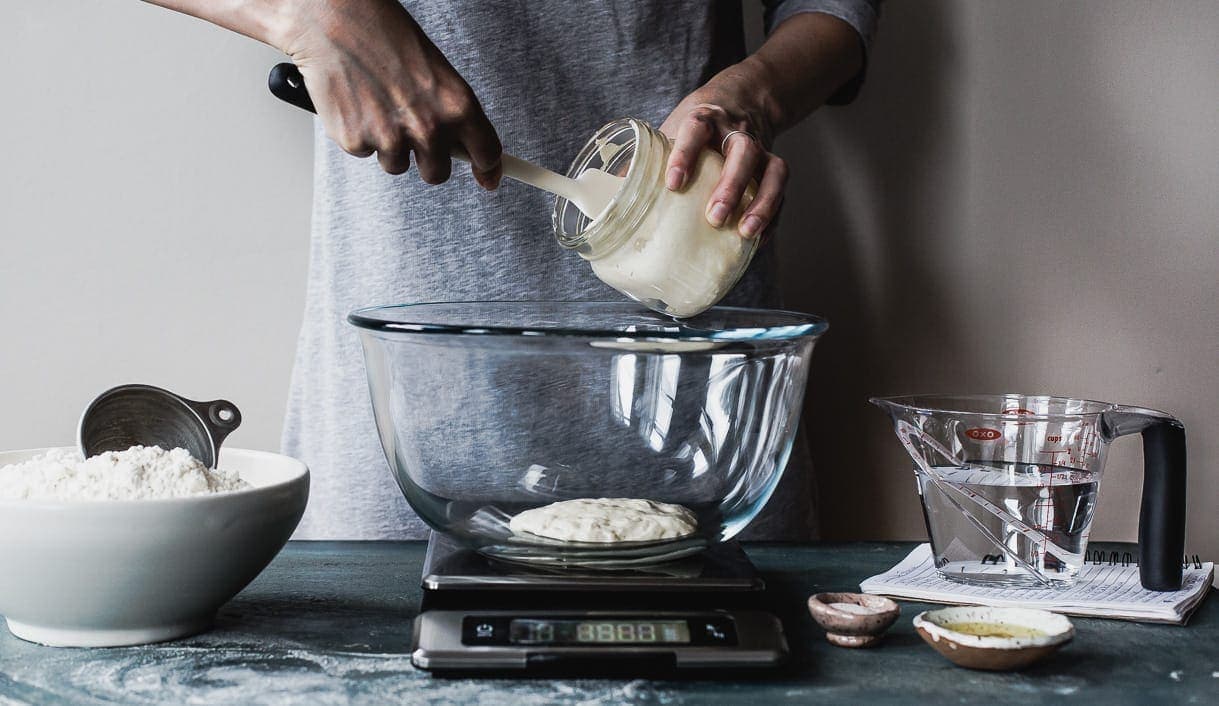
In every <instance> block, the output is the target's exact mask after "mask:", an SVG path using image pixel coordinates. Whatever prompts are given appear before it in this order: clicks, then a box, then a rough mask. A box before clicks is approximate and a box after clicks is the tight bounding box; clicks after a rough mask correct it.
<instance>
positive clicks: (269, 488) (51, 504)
mask: <svg viewBox="0 0 1219 706" xmlns="http://www.w3.org/2000/svg"><path fill="white" fill-rule="evenodd" d="M58 449H68V450H73V451H75V450H78V447H76V446H46V447H35V448H27V449H4V450H0V456H4V455H8V454H20V453H30V454H43V453H46V452H48V451H54V450H58ZM225 452H234V453H236V454H238V455H242V456H264V457H267V456H270V457H275V458H277V459H287V460H288V461H291V462H292V463H293V464H294V465H295V466H296V468H295V472H294V473H293V474H292V475H291V476H289V477H288V478H285V479H283V480H281V481H276V482H275V483H270V484H268V485H255V486H251V487H249V488H242V489H240V490H226V491H221V492H219V493H204V494H198V495H186V496H183V497H179V498H144V499H130V500H109V499H99V500H47V499H34V500H24V499H16V498H0V510H6V511H10V510H14V509H26V510H47V511H60V510H69V509H81V508H91V509H92V508H117V509H121V510H124V511H129V510H130V509H131V508H135V507H142V508H157V509H162V510H164V509H172V508H174V507H186V506H188V505H199V504H203V503H208V502H225V501H226V500H227V499H230V498H240V497H249V496H255V495H261V494H266V493H274V492H276V491H279V490H283V489H285V488H289V487H292V486H294V485H297V484H299V483H302V482H308V480H309V477H310V474H309V467H308V466H307V465H305V462H304V461H302V460H300V459H298V458H294V457H292V456H288V455H285V454H280V453H275V452H274V451H261V450H258V449H240V448H234V447H225V448H223V449H221V451H220V453H221V457H222V458H223V455H224V454H225ZM4 465H7V464H0V467H3V466H4Z"/></svg>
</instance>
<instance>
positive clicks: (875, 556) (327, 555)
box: [0, 542, 1219, 706]
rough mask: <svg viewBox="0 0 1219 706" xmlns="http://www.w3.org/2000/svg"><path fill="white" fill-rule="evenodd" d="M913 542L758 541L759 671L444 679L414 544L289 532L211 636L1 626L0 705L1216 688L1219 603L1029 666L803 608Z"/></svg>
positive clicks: (1082, 635) (1107, 628)
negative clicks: (763, 638)
mask: <svg viewBox="0 0 1219 706" xmlns="http://www.w3.org/2000/svg"><path fill="white" fill-rule="evenodd" d="M912 546H913V545H911V544H907V543H902V544H897V543H853V544H825V545H796V544H754V545H747V546H746V549H747V551H748V552H749V554H750V556H751V557H752V558H753V560H754V563H755V564H756V565H757V566H758V568H759V570H760V571H761V572H762V574H763V576H764V577H765V579H766V581H767V582H768V584H769V586H770V589H771V600H772V610H773V611H774V612H775V613H776V614H778V615H779V616H780V617H781V618H782V619H783V622H784V624H785V626H786V629H787V635H788V640H789V642H790V645H791V648H792V659H791V662H790V664H789V665H788V666H787V667H786V668H784V669H783V670H781V671H778V672H773V673H768V674H766V675H762V676H758V677H756V678H750V679H747V680H746V679H739V680H737V679H734V680H706V679H704V680H693V681H690V680H648V679H562V680H554V679H438V678H434V677H431V676H429V675H428V674H427V673H426V672H422V671H419V670H416V669H414V668H413V667H412V666H411V663H410V658H409V655H408V649H409V647H408V643H409V639H410V629H411V618H412V617H413V616H414V615H415V613H416V611H417V609H418V606H419V598H420V591H419V588H418V585H419V570H420V565H421V563H422V560H423V551H424V545H423V543H419V542H380V543H372V542H293V543H290V544H289V545H288V547H287V548H286V549H285V550H284V551H283V553H282V554H280V556H279V557H278V558H277V559H276V560H275V561H274V562H273V563H272V564H271V566H269V567H268V568H267V570H266V571H264V572H263V574H262V575H261V576H260V577H259V578H258V579H256V580H255V581H254V583H252V584H250V586H249V587H248V588H246V590H245V591H243V592H242V593H241V594H240V595H238V596H237V598H235V599H234V600H233V601H231V602H230V603H229V604H228V605H227V606H225V608H223V609H222V610H221V612H220V615H219V617H218V619H217V622H216V626H215V628H214V629H213V630H211V631H210V632H208V633H205V634H202V635H198V636H196V637H192V638H189V639H185V640H180V641H177V642H170V643H165V644H160V645H150V646H144V647H127V648H111V649H56V648H50V647H42V646H39V645H34V644H30V643H26V642H23V641H21V640H18V639H16V638H14V637H12V636H11V635H9V634H8V633H7V631H3V635H2V636H0V704H10V703H22V704H24V703H31V704H101V703H116V702H117V703H126V704H142V703H173V704H194V703H199V704H229V703H240V704H291V703H301V704H344V703H368V704H386V703H395V702H401V703H412V704H415V703H436V704H494V705H495V706H504V705H506V704H513V705H516V704H589V705H593V704H620V703H646V704H683V703H697V704H742V703H755V704H767V705H768V706H769V705H770V704H777V703H786V702H790V703H809V702H813V701H816V702H820V703H873V704H876V703H881V704H883V703H899V702H910V701H920V702H921V701H935V702H973V703H977V702H985V703H988V704H999V703H1020V704H1027V703H1030V702H1046V701H1051V700H1056V701H1057V700H1061V699H1069V700H1072V701H1079V702H1096V703H1105V704H1125V703H1190V702H1200V703H1212V704H1213V703H1219V605H1216V604H1217V601H1216V600H1214V599H1209V600H1207V601H1206V602H1205V603H1204V604H1203V605H1202V606H1201V607H1200V608H1199V610H1198V612H1197V613H1196V614H1195V615H1194V616H1193V618H1192V620H1191V621H1190V623H1189V625H1188V626H1187V627H1178V626H1165V625H1142V624H1136V623H1127V622H1119V621H1103V620H1086V619H1079V618H1077V619H1075V625H1076V629H1077V635H1076V638H1075V641H1074V642H1073V643H1072V644H1070V645H1068V646H1067V647H1066V648H1065V649H1063V650H1062V651H1060V652H1058V653H1057V654H1056V655H1055V656H1054V657H1052V658H1051V659H1049V660H1047V661H1046V662H1043V663H1041V664H1040V665H1037V666H1034V667H1033V668H1030V669H1028V670H1026V671H1024V672H1021V673H1008V674H992V673H986V672H974V671H969V670H964V669H960V668H958V667H955V666H953V665H951V664H949V663H948V662H947V661H945V660H944V659H943V658H942V657H940V656H939V655H938V654H937V653H935V652H934V651H933V650H932V649H931V648H930V647H928V646H926V645H924V644H923V643H922V641H921V640H920V639H919V638H918V636H917V635H916V634H915V632H914V629H913V628H912V627H911V622H910V621H911V619H912V618H913V617H914V615H915V614H916V613H918V612H919V611H921V610H924V609H925V608H926V606H925V605H922V604H918V603H903V604H902V616H901V618H900V620H899V621H898V622H897V624H896V625H895V626H894V627H893V628H892V629H891V630H890V631H889V633H888V635H887V637H886V639H885V641H884V643H883V644H881V645H880V646H879V647H876V648H874V649H869V650H847V649H842V648H836V647H833V646H831V645H829V644H828V643H827V642H826V641H825V640H824V637H823V634H822V632H821V630H820V629H819V628H818V627H817V626H816V625H815V624H813V622H812V620H811V619H810V618H809V617H808V614H807V612H806V611H805V609H804V601H805V599H806V597H807V596H809V595H810V594H812V593H816V592H818V591H837V590H857V589H858V584H859V581H860V580H861V579H863V578H865V577H867V576H870V575H872V574H875V573H879V572H881V571H883V570H885V569H887V568H889V567H890V566H892V565H893V564H895V563H896V562H897V561H898V560H899V559H900V558H902V557H903V556H905V554H906V553H907V552H908V551H909V550H910V549H911V547H912Z"/></svg>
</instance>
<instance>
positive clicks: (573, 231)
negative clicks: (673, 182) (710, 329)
mask: <svg viewBox="0 0 1219 706" xmlns="http://www.w3.org/2000/svg"><path fill="white" fill-rule="evenodd" d="M671 149H672V142H671V141H670V140H669V138H668V137H666V136H665V135H663V134H662V133H660V132H659V131H658V130H656V129H655V128H653V127H652V126H651V125H649V124H647V123H646V122H644V121H642V120H637V119H635V118H622V119H620V120H615V121H614V122H612V123H609V124H608V125H606V126H605V127H602V128H601V129H600V130H598V131H597V133H596V134H595V135H593V137H592V139H590V140H589V141H588V143H587V144H585V145H584V148H583V149H581V150H580V153H579V154H578V155H577V156H576V159H575V161H574V162H572V165H571V167H570V168H569V169H568V170H567V176H568V177H570V178H572V179H575V178H577V177H579V176H580V174H582V173H583V172H585V171H586V170H589V169H600V170H602V171H604V172H607V173H609V174H614V175H618V176H625V178H624V179H623V182H622V185H621V186H620V187H619V189H618V194H617V196H615V197H614V199H613V201H611V202H610V204H609V205H608V206H607V207H606V208H605V210H603V211H602V212H601V213H600V214H598V215H597V217H596V218H590V217H588V216H587V215H585V214H584V213H583V212H581V211H580V209H579V208H577V207H576V205H575V204H573V203H570V202H568V201H567V199H564V198H562V197H559V198H557V199H556V201H555V207H554V214H553V218H552V220H553V224H554V231H555V236H556V237H557V238H558V240H559V244H560V245H562V246H563V247H564V248H568V249H571V250H575V251H576V252H577V253H578V254H579V255H580V257H582V258H584V259H585V260H587V261H588V262H589V264H590V265H591V266H592V268H593V273H594V274H596V275H597V277H598V278H599V279H600V280H601V281H602V282H605V283H606V284H608V285H610V286H611V287H613V288H614V289H617V290H618V291H619V292H622V293H623V294H625V295H626V296H628V297H630V298H631V299H634V300H635V301H638V302H639V303H641V304H643V305H644V306H647V307H648V308H650V309H653V310H655V311H659V312H661V313H663V314H668V315H670V316H674V317H678V318H686V317H690V316H694V315H696V314H699V313H701V312H703V311H705V310H706V309H708V308H709V307H711V306H712V305H714V304H715V303H716V302H718V301H719V300H720V299H722V298H723V297H724V295H726V294H727V293H728V292H729V290H731V289H732V288H733V287H734V286H736V283H737V281H738V280H739V279H740V278H741V275H743V274H744V273H745V269H746V268H747V267H748V266H749V262H750V260H752V259H753V254H754V252H755V251H756V250H757V246H758V239H757V238H751V239H746V238H743V237H741V236H740V235H739V234H738V233H737V230H736V227H737V221H738V220H739V218H740V215H741V213H742V212H743V211H744V210H745V208H746V207H747V206H748V205H749V202H750V201H751V200H752V199H753V195H754V190H753V187H752V186H751V187H750V188H749V189H748V190H747V192H746V194H745V196H744V198H742V199H741V202H742V203H741V206H740V207H739V208H738V210H737V212H736V214H734V215H733V217H732V218H730V219H728V221H727V222H726V223H725V224H724V225H723V226H721V227H719V228H716V227H714V226H712V225H711V224H710V223H708V222H707V218H706V216H705V215H704V214H705V212H706V208H707V203H708V201H710V199H711V193H712V191H713V190H714V189H715V185H716V184H717V183H718V182H719V178H720V173H721V171H722V170H723V168H724V158H723V157H721V156H720V155H719V153H717V152H713V151H711V150H706V149H705V150H703V153H702V155H701V156H700V157H699V159H698V162H697V163H696V164H695V167H694V169H693V170H692V171H691V174H690V176H689V178H688V179H687V182H686V186H685V188H684V189H682V190H681V191H670V190H669V189H667V188H666V187H665V166H666V164H667V163H668V160H669V152H670V150H671Z"/></svg>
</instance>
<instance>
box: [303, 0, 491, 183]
mask: <svg viewBox="0 0 1219 706" xmlns="http://www.w3.org/2000/svg"><path fill="white" fill-rule="evenodd" d="M288 11H289V12H291V13H292V17H291V19H290V20H289V25H290V27H291V29H290V30H288V31H287V32H286V33H285V35H284V38H283V44H284V45H283V46H281V47H280V49H282V50H283V51H284V53H286V54H288V55H289V56H291V57H292V61H293V62H294V63H295V64H296V66H297V67H298V68H299V69H300V72H301V75H302V76H304V78H305V87H306V88H308V89H309V94H310V95H311V96H312V97H313V103H314V105H315V106H316V107H317V113H318V116H319V117H320V118H321V120H322V125H323V126H324V127H325V129H326V134H327V135H329V136H330V138H331V139H333V140H334V141H335V142H336V143H338V145H339V146H340V147H342V148H343V149H344V150H345V151H347V152H350V153H351V154H353V155H356V156H357V157H368V156H369V155H371V154H373V153H374V152H375V153H376V155H377V160H378V161H380V162H381V167H382V168H383V169H384V170H385V171H387V172H389V173H390V174H401V173H403V172H405V171H406V170H407V169H408V168H409V167H410V160H411V158H410V155H411V152H412V151H413V152H414V153H415V167H416V169H417V170H418V171H419V176H420V178H422V179H423V180H424V181H425V182H427V183H429V184H439V183H441V182H443V181H446V180H447V179H448V178H449V175H450V173H451V171H452V162H451V159H450V152H451V151H452V149H453V148H454V147H457V146H461V147H464V148H465V151H466V152H467V153H469V155H470V167H471V171H472V172H473V174H474V178H475V179H476V180H477V181H478V183H479V184H480V185H482V187H483V188H485V189H488V190H489V189H494V188H496V186H498V185H499V180H500V177H501V175H502V169H501V167H500V153H501V151H502V147H501V145H500V141H499V137H498V136H497V135H496V133H495V128H494V127H492V125H491V121H490V120H488V119H487V116H486V115H485V114H484V113H483V109H482V106H481V105H479V103H478V99H477V98H475V97H474V92H473V91H472V90H471V89H470V86H469V85H467V84H466V82H465V80H463V79H462V78H461V76H460V75H458V73H457V71H456V70H454V69H453V67H452V66H451V65H449V62H448V60H446V59H445V58H444V55H443V54H441V53H440V50H439V49H437V48H436V46H435V45H434V44H432V42H431V40H429V39H428V38H427V36H426V35H425V34H424V33H423V30H422V29H420V27H419V25H418V24H417V23H416V22H415V20H414V18H412V17H411V16H410V14H409V13H407V11H406V10H404V9H403V8H402V6H401V5H399V4H398V2H397V0H300V1H299V2H296V3H293V4H292V6H291V8H290V9H289V10H288Z"/></svg>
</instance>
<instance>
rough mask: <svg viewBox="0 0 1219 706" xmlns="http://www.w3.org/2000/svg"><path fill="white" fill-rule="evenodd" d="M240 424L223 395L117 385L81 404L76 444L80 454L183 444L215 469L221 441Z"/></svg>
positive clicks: (239, 417) (233, 408)
mask: <svg viewBox="0 0 1219 706" xmlns="http://www.w3.org/2000/svg"><path fill="white" fill-rule="evenodd" d="M240 425H241V412H240V411H239V410H238V409H237V406H236V405H234V404H233V403H232V402H229V401H228V400H212V401H211V402H196V401H194V400H188V399H186V398H185V397H181V396H179V395H175V394H174V393H172V392H170V391H169V390H163V389H161V388H159V387H153V386H152V385H119V386H118V387H115V388H111V389H109V390H106V391H105V392H103V393H102V394H100V395H98V396H97V397H96V398H94V400H93V401H92V402H90V403H89V406H88V407H85V411H84V413H83V414H81V415H80V425H79V426H78V427H77V431H76V443H77V444H78V445H79V446H80V452H81V453H82V454H84V457H85V458H89V457H90V456H96V455H97V454H100V453H105V452H106V451H126V450H127V449H129V448H131V447H132V446H160V447H161V448H163V449H166V450H168V449H175V448H183V449H186V450H187V451H189V452H190V455H191V456H194V457H195V458H197V459H199V461H200V462H201V463H202V464H203V465H205V466H207V467H208V468H215V467H216V459H217V458H218V457H219V456H220V444H221V442H223V441H224V438H225V437H226V436H228V435H229V434H231V433H232V432H233V430H235V429H236V428H237V427H238V426H240Z"/></svg>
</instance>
